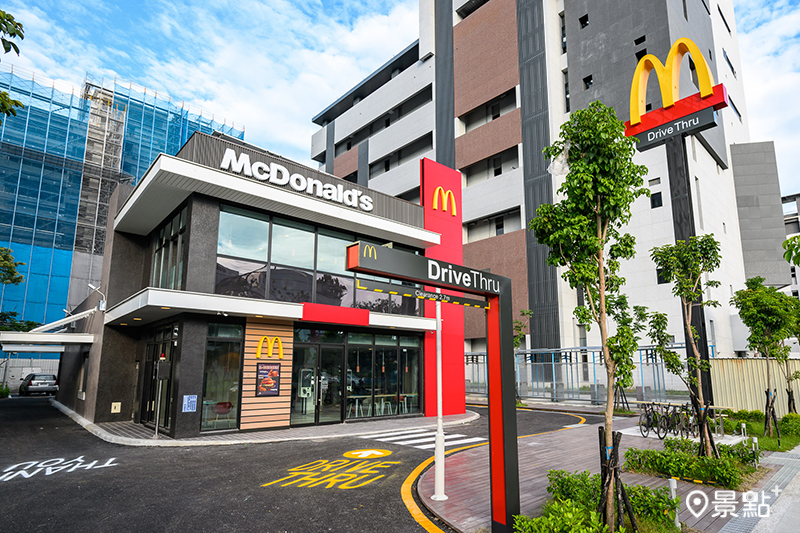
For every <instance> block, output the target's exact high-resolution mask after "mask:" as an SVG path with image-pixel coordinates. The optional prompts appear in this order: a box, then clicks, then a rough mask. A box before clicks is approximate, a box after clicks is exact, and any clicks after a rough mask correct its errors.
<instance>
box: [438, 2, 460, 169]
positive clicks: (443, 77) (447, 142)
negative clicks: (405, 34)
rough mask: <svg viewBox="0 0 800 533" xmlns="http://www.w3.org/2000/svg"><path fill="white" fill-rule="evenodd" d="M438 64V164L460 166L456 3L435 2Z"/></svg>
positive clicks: (452, 166)
mask: <svg viewBox="0 0 800 533" xmlns="http://www.w3.org/2000/svg"><path fill="white" fill-rule="evenodd" d="M434 24H435V26H434V28H435V30H434V40H435V48H434V50H435V55H434V56H433V57H434V61H435V62H436V63H435V66H436V70H435V83H434V89H435V91H436V94H435V95H434V98H433V101H434V102H436V126H435V127H436V130H435V133H434V135H435V139H434V148H435V150H436V162H437V163H441V164H442V165H444V166H446V167H450V168H455V167H456V144H455V137H456V123H455V93H454V91H453V87H454V85H453V83H454V82H453V1H452V0H437V1H436V2H434Z"/></svg>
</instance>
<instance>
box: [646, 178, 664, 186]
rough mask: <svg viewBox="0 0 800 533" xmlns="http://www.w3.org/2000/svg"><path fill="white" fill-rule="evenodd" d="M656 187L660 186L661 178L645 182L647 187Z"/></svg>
mask: <svg viewBox="0 0 800 533" xmlns="http://www.w3.org/2000/svg"><path fill="white" fill-rule="evenodd" d="M656 185H661V178H653V179H651V180H650V181H648V182H647V186H648V187H655V186H656Z"/></svg>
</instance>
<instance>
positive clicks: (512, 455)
mask: <svg viewBox="0 0 800 533" xmlns="http://www.w3.org/2000/svg"><path fill="white" fill-rule="evenodd" d="M347 270H351V271H354V272H362V273H365V274H376V275H379V276H385V277H389V278H394V279H400V280H404V281H410V282H413V283H421V284H424V285H430V286H433V287H441V288H444V289H452V290H457V291H463V292H469V293H472V294H478V295H481V296H484V297H486V299H487V301H488V304H489V308H488V309H487V310H486V337H487V339H486V340H487V348H488V382H489V457H490V459H489V465H490V471H491V475H490V479H491V490H492V533H506V532H509V533H510V532H511V531H512V527H513V517H514V515H517V514H519V460H518V456H517V413H516V393H515V389H514V379H515V376H514V341H513V330H512V323H513V320H514V319H513V316H512V309H511V280H510V279H508V278H504V277H502V276H497V275H494V274H490V273H488V272H483V271H480V270H473V269H471V268H466V267H463V266H461V265H454V264H452V263H445V262H443V261H439V260H436V259H431V258H428V257H424V256H421V255H415V254H412V253H408V252H400V251H398V250H394V249H392V248H386V247H383V246H374V245H372V244H367V243H363V242H357V243H354V244H351V245H349V246H348V247H347Z"/></svg>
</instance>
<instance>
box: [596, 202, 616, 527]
mask: <svg viewBox="0 0 800 533" xmlns="http://www.w3.org/2000/svg"><path fill="white" fill-rule="evenodd" d="M595 220H596V223H597V238H598V239H599V240H600V241H601V242H602V241H603V228H602V220H601V219H600V216H599V215H597V217H596V219H595ZM597 272H598V287H597V288H598V291H597V292H598V302H597V316H598V319H599V320H598V326H600V339H601V341H602V344H601V345H602V347H603V359H604V360H605V362H606V377H607V379H608V383H607V386H606V412H605V441H606V442H605V446H606V454H608V453H609V452H610V451H611V450H612V449H613V446H614V434H613V432H614V427H613V425H614V422H613V420H612V418H613V416H614V390H615V385H616V383H615V381H616V380H615V379H614V378H615V374H616V370H617V368H616V365H615V363H614V360H613V359H611V353H610V352H609V350H608V317H607V314H606V276H605V257H604V251H603V248H602V247H601V248H600V250H599V251H598V252H597ZM606 457H608V455H606ZM611 474H612V473H611V472H609V476H610V478H611V484H610V485H609V487H608V497H607V498H606V508H605V522H606V525H608V531H609V533H614V531H615V528H614V512H615V511H614V494H615V492H614V476H613V475H611Z"/></svg>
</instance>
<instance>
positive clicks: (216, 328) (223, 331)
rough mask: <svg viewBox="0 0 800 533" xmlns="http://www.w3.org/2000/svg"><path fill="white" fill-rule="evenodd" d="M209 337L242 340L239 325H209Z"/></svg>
mask: <svg viewBox="0 0 800 533" xmlns="http://www.w3.org/2000/svg"><path fill="white" fill-rule="evenodd" d="M208 336H209V337H227V338H233V339H241V338H242V326H241V325H239V324H209V325H208Z"/></svg>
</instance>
